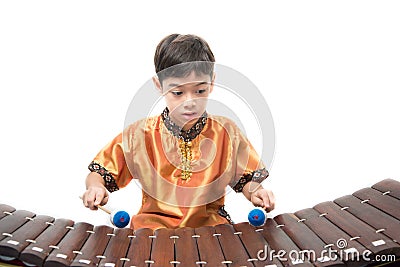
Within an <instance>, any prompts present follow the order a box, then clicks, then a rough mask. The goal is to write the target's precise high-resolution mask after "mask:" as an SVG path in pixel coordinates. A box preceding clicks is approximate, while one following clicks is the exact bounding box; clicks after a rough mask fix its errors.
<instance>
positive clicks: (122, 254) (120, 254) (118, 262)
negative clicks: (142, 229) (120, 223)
mask: <svg viewBox="0 0 400 267" xmlns="http://www.w3.org/2000/svg"><path fill="white" fill-rule="evenodd" d="M132 235H133V230H132V229H130V228H116V229H114V234H113V235H112V236H111V239H110V241H109V242H108V245H107V248H106V251H105V252H104V257H105V258H102V259H101V261H100V262H99V265H98V266H100V267H107V266H113V267H122V266H123V265H124V262H125V261H127V258H126V254H127V252H128V247H129V244H130V242H131V240H130V238H131V237H132Z"/></svg>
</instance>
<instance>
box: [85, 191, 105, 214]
mask: <svg viewBox="0 0 400 267" xmlns="http://www.w3.org/2000/svg"><path fill="white" fill-rule="evenodd" d="M82 199H83V204H84V205H85V207H86V208H89V209H91V210H97V206H98V205H100V206H103V205H105V204H107V202H108V192H107V189H106V188H105V187H104V186H90V187H88V189H87V190H86V192H85V193H84V194H83V197H82Z"/></svg>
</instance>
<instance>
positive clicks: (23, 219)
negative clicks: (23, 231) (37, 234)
mask: <svg viewBox="0 0 400 267" xmlns="http://www.w3.org/2000/svg"><path fill="white" fill-rule="evenodd" d="M6 214H7V213H6ZM34 216H35V214H34V213H32V212H30V211H26V210H17V211H15V212H13V213H11V214H9V216H6V217H4V218H3V219H2V220H1V224H0V233H2V234H1V235H0V241H1V240H3V239H5V238H7V237H9V236H12V233H13V232H14V231H15V230H17V229H18V228H19V227H21V226H22V225H24V224H25V223H27V222H28V221H29V219H28V218H32V217H34Z"/></svg>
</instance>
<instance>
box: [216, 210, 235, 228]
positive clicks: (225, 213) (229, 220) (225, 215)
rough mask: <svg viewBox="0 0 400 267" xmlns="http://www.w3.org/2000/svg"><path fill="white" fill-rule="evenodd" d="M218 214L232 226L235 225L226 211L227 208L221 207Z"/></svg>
mask: <svg viewBox="0 0 400 267" xmlns="http://www.w3.org/2000/svg"><path fill="white" fill-rule="evenodd" d="M218 214H219V215H220V216H222V217H224V218H225V219H227V220H228V222H229V223H230V224H234V222H233V221H232V218H231V216H230V215H229V213H228V212H227V211H226V210H225V206H221V207H220V208H219V209H218Z"/></svg>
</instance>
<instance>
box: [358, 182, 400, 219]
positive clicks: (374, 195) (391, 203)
mask: <svg viewBox="0 0 400 267" xmlns="http://www.w3.org/2000/svg"><path fill="white" fill-rule="evenodd" d="M353 196H355V197H357V198H359V199H360V200H361V201H366V200H368V204H370V205H372V206H374V207H375V208H377V209H380V210H381V211H383V212H385V213H386V214H389V215H391V216H393V217H395V218H396V219H397V220H400V209H399V207H400V200H399V199H396V198H394V197H392V196H390V195H389V194H384V193H382V192H380V191H378V190H375V189H373V188H364V189H361V190H358V191H357V192H354V193H353Z"/></svg>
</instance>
